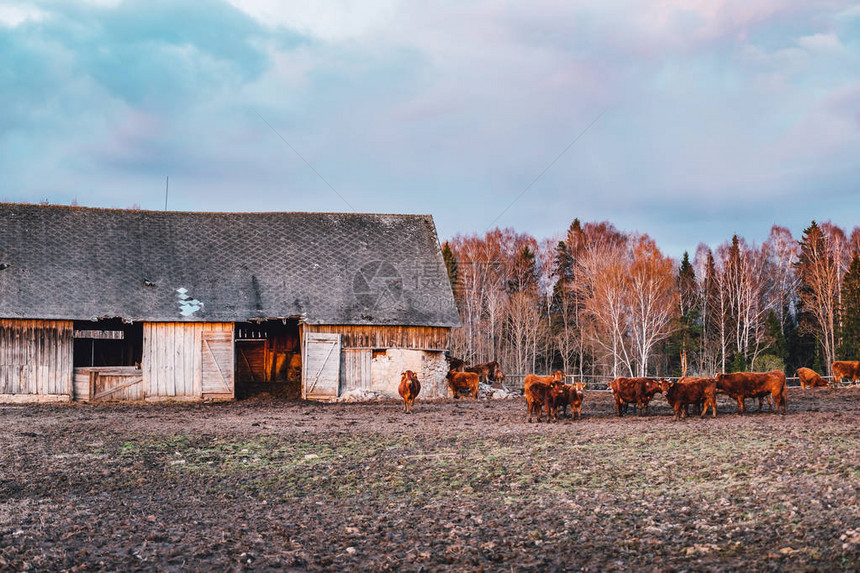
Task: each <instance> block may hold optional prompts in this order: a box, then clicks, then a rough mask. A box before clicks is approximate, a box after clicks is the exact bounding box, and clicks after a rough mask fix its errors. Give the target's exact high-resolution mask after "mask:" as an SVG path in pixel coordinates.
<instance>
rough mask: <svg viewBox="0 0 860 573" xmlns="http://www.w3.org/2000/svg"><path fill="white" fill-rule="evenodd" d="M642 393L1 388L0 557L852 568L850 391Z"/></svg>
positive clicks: (112, 567) (101, 563) (859, 526)
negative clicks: (219, 398) (20, 397)
mask: <svg viewBox="0 0 860 573" xmlns="http://www.w3.org/2000/svg"><path fill="white" fill-rule="evenodd" d="M654 404H656V405H657V407H652V409H651V412H650V414H649V416H648V417H643V418H639V417H636V416H626V417H624V418H621V419H619V418H616V417H615V416H614V408H613V405H612V401H611V396H610V395H609V394H607V393H604V392H588V393H587V394H586V398H585V404H584V407H583V414H584V419H582V420H578V421H572V420H562V421H561V422H559V423H556V424H526V423H525V418H526V406H525V401H524V400H523V399H522V398H520V399H516V400H499V401H472V400H459V401H452V400H447V401H438V402H424V401H421V399H420V398H419V400H418V402H417V403H416V407H415V413H414V414H413V415H411V416H409V415H404V414H402V413H401V412H400V405H399V404H398V403H396V402H394V401H388V402H379V403H369V404H355V403H352V404H312V403H301V402H288V401H282V400H281V401H279V400H260V399H256V400H245V401H240V402H235V403H219V404H168V403H162V404H135V405H130V404H122V405H87V404H69V405H32V406H30V405H0V427H2V432H0V570H16V571H17V570H51V571H55V570H69V571H92V570H109V571H116V570H121V571H139V570H140V571H149V570H152V571H188V570H254V571H273V570H286V571H306V570H310V571H322V570H328V571H342V570H346V571H377V570H397V571H442V570H458V571H555V570H559V571H561V570H583V571H612V570H624V571H652V570H653V571H664V570H669V571H724V570H739V569H743V570H750V571H809V570H821V571H834V570H845V571H857V570H858V569H860V429H859V428H858V422H860V389H858V388H845V389H840V390H838V391H833V390H830V389H815V390H800V389H790V390H789V395H788V411H789V413H788V415H787V416H784V417H783V416H777V415H773V414H768V413H761V414H747V415H746V416H743V417H741V416H738V415H736V414H735V406H734V405H733V404H730V403H729V402H728V400H726V399H725V398H721V399H720V410H719V416H718V417H717V418H716V419H711V418H710V417H709V418H707V419H699V418H690V419H687V420H683V421H680V422H676V421H674V420H673V418H672V416H671V414H670V410H669V408H668V407H667V406H666V402H665V400H664V399H663V398H662V397H661V396H660V395H658V396H656V399H655V402H654ZM753 405H754V404H753V402H752V401H751V402H750V403H749V404H748V406H753ZM753 409H754V408H753Z"/></svg>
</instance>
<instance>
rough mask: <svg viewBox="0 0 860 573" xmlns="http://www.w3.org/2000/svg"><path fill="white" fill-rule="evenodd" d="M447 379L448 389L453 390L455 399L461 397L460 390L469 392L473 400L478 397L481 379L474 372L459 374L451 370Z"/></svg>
mask: <svg viewBox="0 0 860 573" xmlns="http://www.w3.org/2000/svg"><path fill="white" fill-rule="evenodd" d="M446 378H447V379H448V388H450V389H451V393H452V394H453V395H454V398H459V397H460V390H468V391H469V395H471V396H472V398H477V397H478V384H479V383H480V379H479V378H478V375H477V374H475V373H474V372H457V371H455V370H451V371H450V372H448V376H446Z"/></svg>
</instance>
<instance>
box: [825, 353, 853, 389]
mask: <svg viewBox="0 0 860 573" xmlns="http://www.w3.org/2000/svg"><path fill="white" fill-rule="evenodd" d="M830 371H831V372H833V386H834V388H835V387H837V386H839V383H840V382H842V379H843V378H848V379H849V380H851V383H852V384H853V383H854V382H857V380H860V362H856V361H850V360H837V361H836V362H834V363H833V364H831V365H830Z"/></svg>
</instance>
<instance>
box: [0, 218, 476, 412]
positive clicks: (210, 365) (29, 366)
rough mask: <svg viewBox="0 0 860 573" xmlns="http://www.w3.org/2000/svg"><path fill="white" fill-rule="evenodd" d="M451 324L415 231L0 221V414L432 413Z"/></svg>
mask: <svg viewBox="0 0 860 573" xmlns="http://www.w3.org/2000/svg"><path fill="white" fill-rule="evenodd" d="M458 325H459V317H458V313H457V309H456V306H455V303H454V298H453V294H452V292H451V286H450V283H449V281H448V276H447V273H446V269H445V265H444V262H443V259H442V256H441V251H440V248H439V241H438V238H437V236H436V228H435V225H434V223H433V219H432V217H430V216H427V215H385V214H355V213H188V212H186V213H183V212H159V211H142V210H121V209H93V208H81V207H62V206H48V205H20V204H0V401H3V402H28V401H64V400H85V401H101V400H205V399H233V398H236V397H242V396H248V395H253V394H254V393H259V392H271V393H274V394H283V395H287V396H293V397H301V398H305V399H316V400H331V399H334V398H337V397H338V396H341V395H343V394H344V393H346V392H349V391H351V390H355V389H368V390H374V391H376V392H379V393H382V394H385V395H390V396H396V394H397V385H398V384H399V381H400V373H401V372H402V371H403V370H405V369H410V370H414V371H415V372H417V373H418V374H419V377H420V379H421V381H422V385H423V389H422V395H424V396H426V397H441V396H445V395H446V394H447V390H446V386H445V379H444V376H445V373H446V370H447V369H446V363H445V356H444V351H445V349H446V348H447V346H448V339H449V335H450V330H451V328H452V327H456V326H458Z"/></svg>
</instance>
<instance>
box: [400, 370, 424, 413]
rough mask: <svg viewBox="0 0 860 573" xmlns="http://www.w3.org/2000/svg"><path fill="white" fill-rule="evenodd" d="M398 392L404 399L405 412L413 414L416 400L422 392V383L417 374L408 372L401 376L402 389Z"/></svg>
mask: <svg viewBox="0 0 860 573" xmlns="http://www.w3.org/2000/svg"><path fill="white" fill-rule="evenodd" d="M397 391H398V392H399V393H400V397H401V398H403V411H404V412H406V413H407V414H411V413H412V406H413V405H414V404H415V398H417V397H418V393H419V392H421V383H420V382H419V381H418V376H417V375H416V374H415V372H413V371H412V370H407V371H406V372H404V373H403V374H401V375H400V387H399V388H398V389H397Z"/></svg>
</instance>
